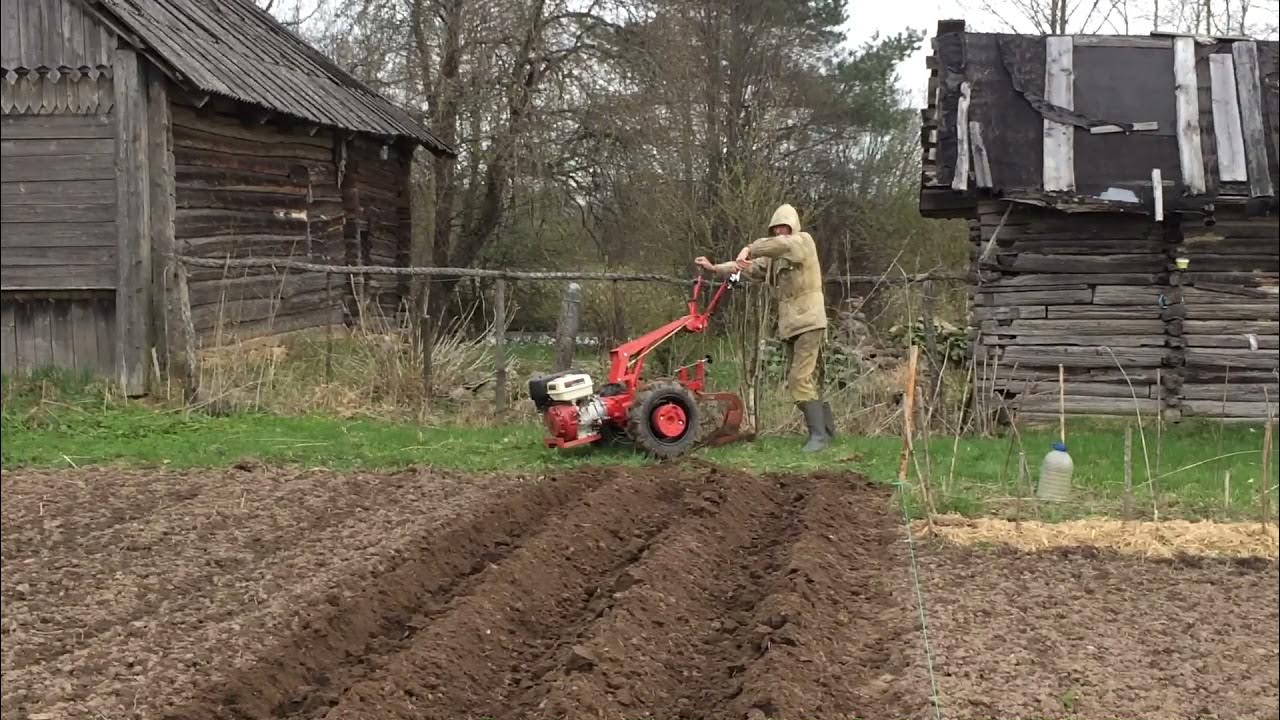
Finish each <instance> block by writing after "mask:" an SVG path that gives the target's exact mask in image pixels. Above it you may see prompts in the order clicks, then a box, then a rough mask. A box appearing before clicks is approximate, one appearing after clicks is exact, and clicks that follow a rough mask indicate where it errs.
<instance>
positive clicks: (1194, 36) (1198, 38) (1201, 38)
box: [1151, 30, 1253, 45]
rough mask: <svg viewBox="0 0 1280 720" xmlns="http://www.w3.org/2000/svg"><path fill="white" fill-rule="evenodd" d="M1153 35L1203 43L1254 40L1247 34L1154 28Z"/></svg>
mask: <svg viewBox="0 0 1280 720" xmlns="http://www.w3.org/2000/svg"><path fill="white" fill-rule="evenodd" d="M1151 37H1155V38H1165V37H1171V38H1174V39H1175V41H1176V40H1178V39H1183V40H1192V41H1194V42H1198V43H1200V44H1202V45H1213V44H1214V43H1216V42H1218V41H1219V40H1249V41H1252V40H1253V38H1251V37H1248V36H1247V35H1201V34H1199V33H1184V32H1175V31H1173V30H1152V31H1151Z"/></svg>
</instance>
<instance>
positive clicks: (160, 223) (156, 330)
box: [147, 67, 199, 400]
mask: <svg viewBox="0 0 1280 720" xmlns="http://www.w3.org/2000/svg"><path fill="white" fill-rule="evenodd" d="M147 164H148V169H149V176H148V178H147V179H148V182H149V185H150V198H148V202H149V203H150V208H149V215H150V219H151V228H150V230H151V259H152V263H151V264H152V267H151V277H152V310H151V312H152V322H153V324H154V327H153V329H152V332H153V335H152V338H153V342H154V347H155V348H156V355H157V357H158V358H159V359H160V363H161V369H162V370H163V371H164V372H165V373H166V377H165V378H155V380H156V385H155V386H153V387H152V388H151V392H152V393H153V394H156V393H158V392H159V391H160V389H161V388H162V387H163V388H167V387H169V381H173V382H176V383H177V386H178V389H180V390H181V391H182V392H183V394H184V397H185V398H186V399H187V400H193V399H195V397H196V392H197V388H196V384H197V383H196V381H197V379H198V377H199V373H198V372H197V371H196V351H195V327H194V326H193V324H192V322H191V299H190V295H189V293H188V289H187V269H186V267H185V266H184V265H182V264H181V263H179V262H178V259H177V253H176V243H175V241H174V216H175V214H176V209H175V204H176V203H175V199H176V198H175V188H174V163H173V118H172V106H171V105H170V104H169V82H168V79H167V78H166V77H165V76H164V75H163V74H161V73H160V72H158V71H156V70H155V69H154V68H152V67H149V68H148V72H147Z"/></svg>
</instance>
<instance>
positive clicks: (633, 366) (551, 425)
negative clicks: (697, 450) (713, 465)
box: [529, 273, 743, 458]
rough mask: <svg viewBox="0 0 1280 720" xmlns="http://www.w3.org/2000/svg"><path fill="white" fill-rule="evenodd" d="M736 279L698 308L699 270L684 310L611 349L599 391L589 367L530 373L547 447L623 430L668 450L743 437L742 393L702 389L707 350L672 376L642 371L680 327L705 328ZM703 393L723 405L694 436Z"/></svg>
mask: <svg viewBox="0 0 1280 720" xmlns="http://www.w3.org/2000/svg"><path fill="white" fill-rule="evenodd" d="M739 280H740V275H739V274H738V273H734V274H733V275H732V276H730V277H729V279H728V281H727V282H723V283H720V285H719V287H718V288H717V289H716V291H715V293H714V294H713V295H712V296H711V300H710V302H708V303H707V307H706V309H705V310H699V309H698V296H699V295H700V293H701V291H702V285H703V278H702V275H699V276H698V279H697V281H696V282H695V283H694V285H693V297H692V298H690V300H689V309H688V312H687V313H686V314H685V316H684V317H682V318H680V319H678V320H673V321H671V322H669V323H667V324H666V325H663V326H662V327H660V328H658V329H656V330H653V331H651V332H649V333H646V334H645V335H643V336H641V337H639V338H636V339H634V340H630V341H628V342H625V343H623V344H621V345H619V346H618V347H616V348H614V349H613V350H611V351H609V360H610V364H609V378H608V382H607V383H605V385H604V386H603V387H601V388H600V390H599V392H596V389H595V386H594V383H593V382H592V380H591V376H590V375H588V374H587V373H583V372H577V371H573V370H569V371H565V372H560V373H555V374H553V375H547V376H542V377H535V378H533V379H532V380H530V381H529V397H530V398H531V399H532V400H533V403H534V406H535V407H537V409H538V412H539V413H540V414H541V415H542V417H543V423H544V425H545V426H546V429H547V437H546V440H545V442H546V445H547V447H555V448H562V449H563V448H571V447H577V446H580V445H587V444H590V443H597V442H601V441H605V440H609V439H612V438H626V439H630V440H631V441H632V442H633V443H635V445H636V446H637V447H639V448H640V449H641V450H644V451H645V452H647V453H649V454H651V455H654V456H656V457H659V458H674V457H678V456H680V455H683V454H684V453H685V452H687V451H688V450H689V449H691V448H693V447H694V446H695V445H699V444H701V445H722V444H724V443H728V442H733V441H734V440H737V439H739V438H741V437H742V436H741V435H740V434H739V432H738V431H739V428H740V427H741V425H742V414H743V405H742V399H741V398H739V397H738V396H737V395H736V394H734V393H729V392H717V393H711V392H707V391H706V365H707V364H708V363H710V362H711V357H710V356H707V357H704V358H702V359H700V360H698V361H697V362H695V363H693V364H692V365H689V366H686V367H683V368H680V369H679V371H678V372H677V376H676V378H675V379H674V380H657V381H654V382H642V381H641V379H640V375H641V373H642V371H643V370H644V361H645V357H646V356H647V355H648V354H649V353H650V352H652V351H653V349H654V348H656V347H658V346H659V345H661V344H662V343H664V342H666V341H667V340H669V339H670V338H672V337H674V336H675V335H677V334H678V333H680V332H691V333H700V332H702V331H703V330H705V329H706V328H707V322H708V320H709V319H710V317H711V314H712V313H714V312H715V309H716V307H717V306H718V305H719V304H720V299H721V297H722V296H723V295H724V293H725V291H726V290H727V289H729V288H731V287H733V286H735V285H737V284H738V282H739ZM690 370H692V372H690ZM701 400H713V401H716V402H718V403H720V404H721V405H722V406H723V407H724V408H725V411H724V420H723V421H722V422H721V423H720V426H719V427H718V428H717V429H716V430H715V431H713V432H712V433H710V434H709V435H708V436H707V437H705V438H702V439H701V441H700V439H699V437H698V432H699V420H700V418H699V410H698V405H699V401H701Z"/></svg>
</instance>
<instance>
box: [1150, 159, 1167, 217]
mask: <svg viewBox="0 0 1280 720" xmlns="http://www.w3.org/2000/svg"><path fill="white" fill-rule="evenodd" d="M1151 197H1152V198H1153V200H1154V202H1155V210H1154V216H1155V221H1156V222H1164V180H1162V179H1161V178H1160V168H1151Z"/></svg>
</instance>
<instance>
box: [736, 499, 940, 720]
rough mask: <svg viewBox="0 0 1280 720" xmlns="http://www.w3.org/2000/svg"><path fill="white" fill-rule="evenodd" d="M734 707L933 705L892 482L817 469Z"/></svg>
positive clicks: (828, 714)
mask: <svg viewBox="0 0 1280 720" xmlns="http://www.w3.org/2000/svg"><path fill="white" fill-rule="evenodd" d="M798 526H799V528H798V533H797V537H796V539H795V542H794V545H793V547H792V549H791V552H790V554H789V555H788V559H787V562H786V565H785V566H784V567H782V568H780V569H779V572H778V574H777V577H776V580H777V582H776V584H775V586H774V588H773V591H772V592H771V594H770V595H769V596H768V597H767V598H765V600H764V601H763V602H761V603H760V605H759V606H758V607H757V608H756V610H755V616H754V618H753V622H754V623H755V624H756V627H758V628H760V629H761V633H760V634H761V638H760V643H759V645H758V652H759V656H758V658H757V659H756V661H755V662H753V663H751V664H749V665H748V666H747V669H746V672H745V673H744V677H743V679H742V684H743V689H742V693H741V695H739V696H738V697H736V698H735V699H734V701H733V703H731V705H730V706H729V708H728V710H729V711H728V712H727V713H726V716H727V717H734V718H741V717H751V716H753V715H754V716H757V717H759V716H761V715H763V716H766V717H771V718H772V717H781V718H837V717H838V718H846V717H876V718H879V717H916V716H917V713H919V712H923V711H925V710H926V709H927V708H928V697H929V693H928V688H929V685H928V678H927V677H926V676H925V675H924V673H923V672H921V671H920V670H919V668H918V667H916V666H915V665H914V663H916V662H917V661H918V660H919V655H920V652H921V651H920V646H919V644H918V642H917V640H916V638H917V637H918V636H917V634H916V633H917V630H918V627H917V623H916V621H915V619H916V617H917V615H916V613H915V603H914V597H913V596H912V595H911V593H910V592H909V590H910V576H909V574H908V570H907V564H908V559H907V557H906V553H905V550H904V549H903V548H902V540H903V536H902V535H901V534H900V533H899V528H900V527H901V519H900V516H897V517H895V516H894V515H893V510H892V507H891V506H890V504H889V491H888V490H887V489H886V488H884V487H883V486H876V485H872V484H870V483H868V482H866V481H864V480H861V479H858V478H851V477H849V476H817V477H814V478H813V483H812V486H811V492H810V495H809V497H808V499H807V501H806V503H805V505H804V509H803V512H802V513H801V515H800V517H799V519H798Z"/></svg>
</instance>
